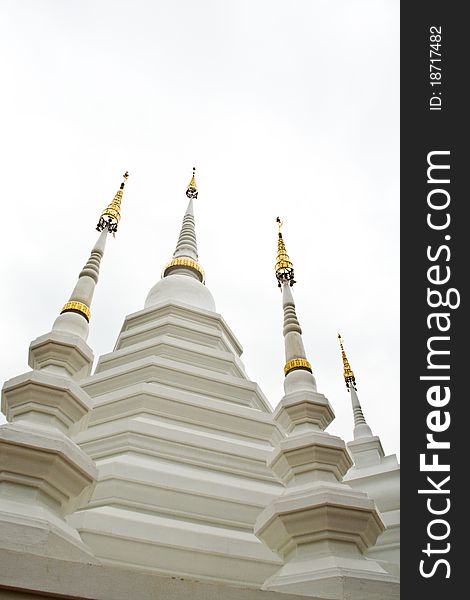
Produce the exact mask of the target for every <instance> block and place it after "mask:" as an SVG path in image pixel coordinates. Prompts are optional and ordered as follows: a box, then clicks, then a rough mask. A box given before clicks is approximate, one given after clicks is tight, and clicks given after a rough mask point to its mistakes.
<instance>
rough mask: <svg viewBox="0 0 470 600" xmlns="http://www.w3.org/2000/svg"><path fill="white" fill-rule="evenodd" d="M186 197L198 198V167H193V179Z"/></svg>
mask: <svg viewBox="0 0 470 600" xmlns="http://www.w3.org/2000/svg"><path fill="white" fill-rule="evenodd" d="M186 196H187V197H188V198H197V183H196V167H193V176H192V177H191V181H190V182H189V183H188V187H187V189H186Z"/></svg>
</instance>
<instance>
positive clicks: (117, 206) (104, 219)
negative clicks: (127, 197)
mask: <svg viewBox="0 0 470 600" xmlns="http://www.w3.org/2000/svg"><path fill="white" fill-rule="evenodd" d="M128 177H129V171H126V172H125V173H124V175H123V176H122V178H123V181H122V183H121V185H120V186H119V189H118V191H117V192H116V194H115V195H114V198H113V200H112V202H111V203H110V204H108V206H107V208H105V209H104V211H103V212H102V213H101V216H100V219H99V221H98V224H97V226H96V229H97V231H103V230H104V229H107V230H108V231H109V233H112V234H113V235H115V233H116V231H117V228H118V225H119V221H120V220H121V200H122V193H123V191H124V186H125V185H126V181H127V178H128Z"/></svg>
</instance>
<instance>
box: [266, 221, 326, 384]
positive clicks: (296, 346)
mask: <svg viewBox="0 0 470 600" xmlns="http://www.w3.org/2000/svg"><path fill="white" fill-rule="evenodd" d="M276 222H277V223H278V226H279V233H278V242H277V247H278V251H277V258H276V265H275V272H276V279H277V282H278V286H279V287H280V288H281V290H282V306H283V310H284V328H283V334H284V348H285V355H286V364H285V365H284V375H285V376H286V378H287V376H288V375H289V373H291V372H293V371H297V370H303V371H307V372H308V373H309V374H310V377H308V379H311V382H312V385H313V387H314V389H316V384H315V379H314V378H313V376H312V375H311V373H312V367H311V365H310V363H309V361H308V360H307V355H306V353H305V348H304V344H303V340H302V329H301V327H300V323H299V320H298V318H297V313H296V310H295V303H294V298H293V295H292V291H291V289H290V288H291V287H292V286H293V285H294V283H295V279H294V265H293V263H292V261H291V260H290V258H289V255H288V254H287V250H286V246H285V243H284V239H283V237H282V233H281V227H282V225H283V223H282V221H281V219H280V218H279V217H277V219H276Z"/></svg>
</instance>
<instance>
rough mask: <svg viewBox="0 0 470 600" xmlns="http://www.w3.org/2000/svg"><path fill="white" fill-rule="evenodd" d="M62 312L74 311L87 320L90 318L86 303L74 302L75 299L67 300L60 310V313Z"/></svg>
mask: <svg viewBox="0 0 470 600" xmlns="http://www.w3.org/2000/svg"><path fill="white" fill-rule="evenodd" d="M64 312H75V313H78V314H80V315H82V317H85V319H86V320H87V321H89V320H90V314H91V313H90V309H89V308H88V306H87V305H86V304H83V302H76V301H75V300H71V301H70V302H67V303H66V304H64V308H63V309H62V310H61V311H60V314H62V313H64Z"/></svg>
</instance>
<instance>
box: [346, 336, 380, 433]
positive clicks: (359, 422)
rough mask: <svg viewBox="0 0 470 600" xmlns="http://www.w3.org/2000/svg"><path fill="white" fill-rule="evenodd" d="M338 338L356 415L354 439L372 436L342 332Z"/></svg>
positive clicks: (348, 388) (347, 385) (347, 384)
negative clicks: (358, 394)
mask: <svg viewBox="0 0 470 600" xmlns="http://www.w3.org/2000/svg"><path fill="white" fill-rule="evenodd" d="M338 339H339V345H340V348H341V357H342V359H343V369H344V372H343V376H344V381H345V382H346V389H347V390H348V392H350V393H351V404H352V409H353V416H354V439H355V440H356V439H358V438H362V437H372V430H371V428H370V427H369V425H367V422H366V419H365V417H364V413H363V412H362V407H361V403H360V402H359V398H358V396H357V386H356V378H355V376H354V373H353V371H352V369H351V365H350V364H349V361H348V357H347V356H346V352H345V350H344V346H343V343H344V340H343V338H342V337H341V334H340V333H338Z"/></svg>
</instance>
